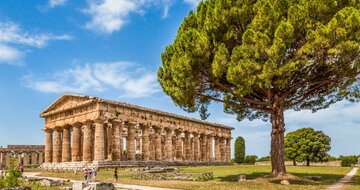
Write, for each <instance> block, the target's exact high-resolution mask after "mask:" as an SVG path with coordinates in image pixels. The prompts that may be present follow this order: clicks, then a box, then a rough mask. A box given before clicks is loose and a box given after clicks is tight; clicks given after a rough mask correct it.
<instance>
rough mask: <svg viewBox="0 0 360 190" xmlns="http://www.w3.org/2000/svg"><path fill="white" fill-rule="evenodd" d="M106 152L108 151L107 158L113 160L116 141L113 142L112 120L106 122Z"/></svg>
mask: <svg viewBox="0 0 360 190" xmlns="http://www.w3.org/2000/svg"><path fill="white" fill-rule="evenodd" d="M105 140H106V142H107V143H106V145H107V147H106V151H105V152H106V153H107V156H106V158H107V160H110V161H112V160H113V159H114V155H113V153H114V152H113V146H114V142H113V125H112V123H110V122H107V123H106V139H105Z"/></svg>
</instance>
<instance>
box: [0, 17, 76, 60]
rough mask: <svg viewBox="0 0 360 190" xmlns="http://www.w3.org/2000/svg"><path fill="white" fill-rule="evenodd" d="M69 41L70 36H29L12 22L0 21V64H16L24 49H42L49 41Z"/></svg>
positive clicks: (23, 53)
mask: <svg viewBox="0 0 360 190" xmlns="http://www.w3.org/2000/svg"><path fill="white" fill-rule="evenodd" d="M70 39H72V37H71V36H70V35H54V34H30V33H28V32H24V31H22V30H21V28H20V27H19V26H18V25H17V24H15V23H13V22H9V21H8V22H2V21H0V63H6V64H18V63H20V62H21V59H22V58H23V56H24V55H25V51H26V48H29V47H33V48H43V47H45V46H46V45H47V44H48V43H49V42H50V41H54V40H70Z"/></svg>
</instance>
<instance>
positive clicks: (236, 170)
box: [41, 166, 359, 190]
mask: <svg viewBox="0 0 360 190" xmlns="http://www.w3.org/2000/svg"><path fill="white" fill-rule="evenodd" d="M181 169H182V170H185V171H187V172H191V173H201V172H213V173H214V178H215V179H214V180H211V181H207V182H201V181H157V180H135V179H131V175H132V174H133V173H131V172H128V171H124V170H119V183H126V184H136V185H148V186H154V187H167V188H177V189H184V190H195V189H196V190H212V189H213V190H233V189H234V190H235V189H245V190H246V189H275V190H277V189H294V190H297V189H298V190H300V189H310V190H312V189H323V188H324V187H326V186H327V185H329V184H331V183H333V182H335V181H336V180H338V179H340V178H342V177H343V176H344V175H345V174H346V173H347V172H349V171H350V168H346V167H323V166H322V167H317V166H288V167H287V170H288V173H289V174H291V175H293V177H292V178H291V179H289V182H290V183H291V185H290V186H283V185H280V184H279V182H280V180H279V179H274V178H270V177H268V175H269V174H270V171H271V168H270V166H206V167H181ZM237 174H247V178H248V179H249V180H248V181H246V182H236V176H237ZM41 175H43V176H53V177H55V176H56V177H64V178H71V179H78V180H81V179H82V176H81V173H80V172H79V173H77V174H74V173H42V174H41ZM308 175H319V176H321V177H322V178H321V180H319V181H312V180H307V179H305V178H304V176H308ZM112 176H113V170H110V169H109V170H100V171H99V173H98V177H97V179H98V180H99V181H110V182H112V181H113V179H112ZM357 177H359V176H357ZM353 187H354V188H355V189H356V188H358V189H359V185H355V184H354V185H353ZM351 190H353V189H351Z"/></svg>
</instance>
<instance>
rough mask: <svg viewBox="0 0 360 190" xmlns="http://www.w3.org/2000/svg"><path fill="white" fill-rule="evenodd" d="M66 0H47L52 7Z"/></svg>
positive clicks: (63, 3)
mask: <svg viewBox="0 0 360 190" xmlns="http://www.w3.org/2000/svg"><path fill="white" fill-rule="evenodd" d="M66 2H67V0H49V7H51V8H54V7H57V6H63V5H65V3H66Z"/></svg>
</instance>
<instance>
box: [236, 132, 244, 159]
mask: <svg viewBox="0 0 360 190" xmlns="http://www.w3.org/2000/svg"><path fill="white" fill-rule="evenodd" d="M234 154H235V163H238V164H242V163H243V162H244V158H245V140H244V138H242V137H238V138H236V140H235V151H234Z"/></svg>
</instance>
